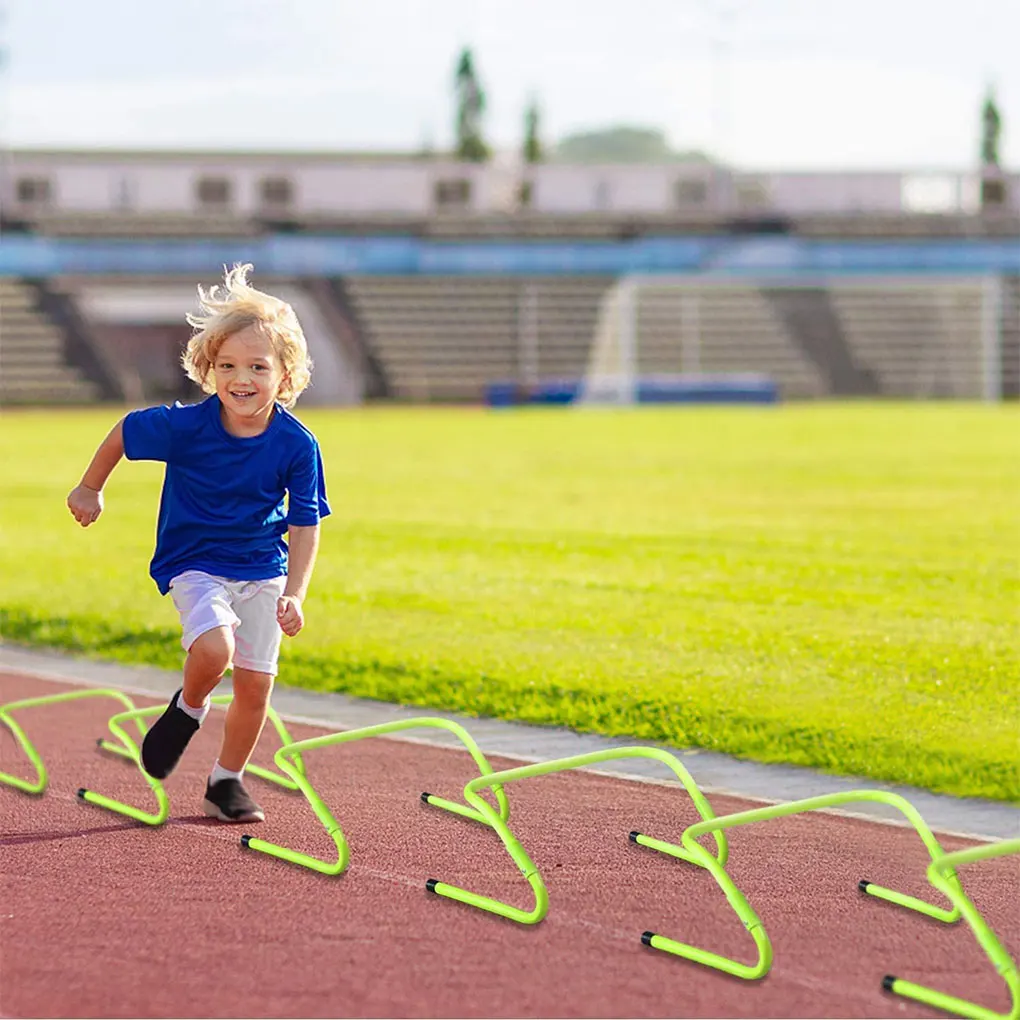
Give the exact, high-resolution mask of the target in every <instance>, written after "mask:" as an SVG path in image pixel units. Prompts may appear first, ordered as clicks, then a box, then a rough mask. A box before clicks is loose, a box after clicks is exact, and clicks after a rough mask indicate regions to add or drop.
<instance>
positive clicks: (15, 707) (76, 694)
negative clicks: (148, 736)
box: [0, 687, 145, 794]
mask: <svg viewBox="0 0 1020 1020" xmlns="http://www.w3.org/2000/svg"><path fill="white" fill-rule="evenodd" d="M82 698H113V699H114V701H119V702H120V703H121V704H122V705H123V706H125V708H127V709H128V710H129V711H131V710H133V709H134V707H135V706H134V702H132V700H131V699H130V698H129V697H128V696H127V695H126V694H124V692H123V691H118V690H114V689H113V688H105V687H104V688H89V689H88V690H82V691H65V692H63V693H61V694H47V695H44V696H42V697H39V698H24V699H23V700H21V701H10V702H8V703H7V704H6V705H0V723H3V724H4V725H5V726H6V727H7V728H8V729H9V730H10V731H11V734H12V735H13V736H14V739H15V740H16V741H17V743H18V746H19V747H20V748H21V750H22V751H24V752H25V755H26V757H27V758H28V760H29V761H30V762H31V763H32V765H33V766H34V767H35V771H36V779H35V781H34V782H29V781H27V780H25V779H20V778H19V777H18V776H12V775H10V774H9V773H7V772H0V783H4V784H6V785H7V786H13V787H15V788H16V789H18V790H22V791H23V792H24V793H31V794H41V793H44V792H45V790H46V787H47V786H48V785H49V774H48V773H47V771H46V766H45V765H44V764H43V760H42V758H41V757H40V755H39V752H38V751H36V749H35V747H34V746H33V744H32V742H31V741H30V740H29V739H28V736H27V735H26V734H25V731H24V730H23V729H22V728H21V726H19V725H18V723H17V721H16V720H15V719H14V718H13V715H12V713H14V712H20V711H22V710H23V709H26V708H38V707H41V706H43V705H57V704H60V703H61V702H64V701H78V700H80V699H82ZM138 731H139V733H141V734H144V733H145V730H144V728H143V727H142V724H141V722H139V723H138ZM128 743H130V739H128ZM118 750H122V749H121V748H118Z"/></svg>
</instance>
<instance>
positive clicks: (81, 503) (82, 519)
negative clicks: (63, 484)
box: [67, 485, 103, 528]
mask: <svg viewBox="0 0 1020 1020" xmlns="http://www.w3.org/2000/svg"><path fill="white" fill-rule="evenodd" d="M67 508H68V509H69V510H70V511H71V514H72V516H73V517H74V519H75V520H76V521H77V522H78V523H79V524H80V525H81V526H82V527H83V528H87V527H88V526H89V525H90V524H92V523H93V521H96V520H98V519H99V515H100V514H101V513H102V512H103V494H102V493H101V492H97V491H96V490H95V489H90V488H89V487H88V486H87V485H76V486H75V487H74V488H73V489H72V490H71V493H70V495H69V496H68V497H67Z"/></svg>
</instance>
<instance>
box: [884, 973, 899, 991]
mask: <svg viewBox="0 0 1020 1020" xmlns="http://www.w3.org/2000/svg"><path fill="white" fill-rule="evenodd" d="M895 980H896V978H894V977H893V976H892V974H886V976H885V977H884V978H882V990H883V991H886V992H891V991H892V986H893V982H894V981H895Z"/></svg>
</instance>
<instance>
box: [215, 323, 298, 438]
mask: <svg viewBox="0 0 1020 1020" xmlns="http://www.w3.org/2000/svg"><path fill="white" fill-rule="evenodd" d="M212 367H213V374H214V376H215V378H216V395H217V396H218V397H219V398H220V404H221V405H222V407H223V424H224V426H225V427H226V429H227V431H228V432H231V433H233V434H235V435H241V436H255V435H258V434H259V433H260V432H263V431H265V428H266V426H267V425H268V424H269V421H270V419H271V418H272V416H273V404H274V402H275V401H276V396H277V393H278V392H279V390H280V384H281V383H282V382H283V380H284V378H285V375H284V369H283V365H282V364H281V362H280V358H279V356H278V355H277V353H276V351H275V350H274V349H273V344H272V341H271V340H270V338H269V337H268V336H266V335H265V333H263V331H262V330H261V329H260V328H259V327H258V326H257V325H256V326H248V327H246V328H245V329H242V330H240V331H239V332H237V333H233V334H231V335H230V336H228V337H227V338H226V340H224V341H223V343H221V344H220V349H219V350H218V351H217V352H216V357H215V359H214V360H213V366H212Z"/></svg>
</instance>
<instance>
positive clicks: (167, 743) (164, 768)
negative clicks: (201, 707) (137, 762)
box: [142, 691, 198, 779]
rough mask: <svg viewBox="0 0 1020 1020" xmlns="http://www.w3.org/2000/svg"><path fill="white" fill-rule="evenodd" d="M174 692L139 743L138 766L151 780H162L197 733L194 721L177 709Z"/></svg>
mask: <svg viewBox="0 0 1020 1020" xmlns="http://www.w3.org/2000/svg"><path fill="white" fill-rule="evenodd" d="M180 696H181V692H180V691H178V692H177V693H176V694H175V695H174V696H173V697H172V698H171V699H170V704H169V705H168V706H167V709H166V711H165V712H164V713H163V714H162V715H161V716H160V717H159V718H158V719H157V720H156V721H155V722H154V723H153V724H152V728H151V729H150V730H149V732H148V733H146V734H145V739H144V740H143V741H142V767H143V768H144V769H145V771H146V772H148V773H149V775H150V776H152V778H153V779H166V777H167V776H168V775H170V773H171V772H173V770H174V769H175V768H177V763H178V762H179V761H180V760H181V755H182V754H184V749H185V748H186V747H187V746H188V741H189V740H191V738H192V737H193V736H194V735H195V732H196V730H198V720H197V719H192V718H191V716H190V715H188V713H187V712H184V711H182V710H181V709H179V708H178V707H177V699H178V698H180Z"/></svg>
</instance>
